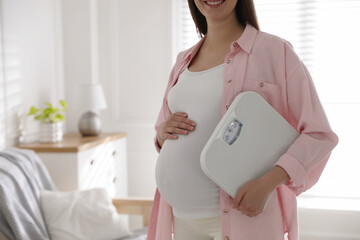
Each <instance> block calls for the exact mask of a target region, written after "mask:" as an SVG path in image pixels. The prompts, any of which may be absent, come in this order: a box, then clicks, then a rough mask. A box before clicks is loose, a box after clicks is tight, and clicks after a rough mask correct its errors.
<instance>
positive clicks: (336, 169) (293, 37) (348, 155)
mask: <svg viewBox="0 0 360 240" xmlns="http://www.w3.org/2000/svg"><path fill="white" fill-rule="evenodd" d="M173 3H174V4H173V6H174V24H175V26H174V29H175V30H174V34H173V37H174V39H176V41H174V56H176V54H175V53H178V52H179V51H180V50H184V49H187V48H189V47H190V46H192V45H193V44H195V43H196V42H197V41H198V40H199V38H198V36H197V33H196V30H195V25H194V23H193V21H192V18H191V14H190V12H189V10H188V6H187V0H174V1H173ZM254 3H255V7H256V11H257V16H258V20H259V25H260V29H261V30H262V31H264V32H268V33H271V34H274V35H277V36H279V37H282V38H284V39H286V40H288V41H290V42H291V43H292V45H293V46H294V49H295V51H296V52H297V54H298V55H299V56H300V58H301V59H302V60H303V62H304V63H305V65H306V66H307V68H308V69H309V71H310V73H311V76H312V78H313V80H314V83H315V85H316V88H317V92H318V94H319V97H320V99H321V100H322V103H323V106H324V109H325V111H326V113H327V116H328V118H329V121H330V124H331V126H332V128H333V130H334V132H335V133H336V134H337V135H338V136H339V139H340V141H339V144H338V146H337V147H336V148H335V150H334V151H333V153H332V156H331V157H330V160H329V162H328V164H327V166H326V168H325V170H324V173H323V175H322V177H321V179H320V181H319V182H318V184H317V185H315V186H314V187H313V188H312V189H311V190H309V191H308V192H307V193H305V194H304V196H311V197H314V196H315V197H327V198H329V197H332V198H352V199H354V198H355V199H359V200H360V188H359V185H360V174H359V173H358V171H359V169H360V160H359V159H360V157H359V156H358V155H357V152H356V151H357V148H358V142H359V141H358V139H357V136H358V135H359V134H360V124H359V123H360V94H358V89H360V72H359V71H358V68H359V66H358V65H359V61H358V56H360V44H358V43H359V42H360V34H359V33H357V32H358V31H357V30H356V28H357V27H356V23H359V22H360V0H321V1H320V0H254Z"/></svg>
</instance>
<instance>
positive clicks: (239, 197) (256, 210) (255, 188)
mask: <svg viewBox="0 0 360 240" xmlns="http://www.w3.org/2000/svg"><path fill="white" fill-rule="evenodd" d="M289 179H290V177H289V175H288V174H287V173H286V171H285V170H284V169H283V168H281V167H280V166H275V167H274V168H273V169H271V170H270V171H269V172H268V173H266V174H265V175H264V176H262V177H260V178H258V179H256V180H253V181H250V182H248V183H246V184H245V185H244V186H242V187H241V188H239V189H238V191H237V193H236V196H235V198H233V201H232V207H233V208H236V209H238V210H240V211H241V212H242V213H244V214H246V215H247V216H249V217H254V216H257V215H259V214H260V213H262V212H263V210H264V207H265V204H266V201H267V200H268V198H269V196H270V194H271V193H272V192H273V191H274V190H275V189H276V188H277V187H278V186H279V185H280V184H283V183H285V182H287V181H289Z"/></svg>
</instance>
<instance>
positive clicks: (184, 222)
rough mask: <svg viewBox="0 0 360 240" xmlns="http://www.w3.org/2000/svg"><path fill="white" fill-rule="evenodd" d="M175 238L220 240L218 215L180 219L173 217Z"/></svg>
mask: <svg viewBox="0 0 360 240" xmlns="http://www.w3.org/2000/svg"><path fill="white" fill-rule="evenodd" d="M174 237H175V240H221V220H220V216H218V217H211V218H197V219H180V218H176V217H174Z"/></svg>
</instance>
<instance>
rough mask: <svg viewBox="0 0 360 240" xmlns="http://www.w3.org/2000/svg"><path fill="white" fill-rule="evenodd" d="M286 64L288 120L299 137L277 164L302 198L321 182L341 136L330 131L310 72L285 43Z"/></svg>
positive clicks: (291, 187) (289, 184)
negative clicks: (320, 179) (287, 175)
mask: <svg viewBox="0 0 360 240" xmlns="http://www.w3.org/2000/svg"><path fill="white" fill-rule="evenodd" d="M285 64H286V78H287V104H288V110H289V118H290V122H291V123H292V124H293V126H296V129H297V131H298V132H299V133H300V136H299V137H298V138H297V140H296V141H295V142H294V143H293V144H292V145H291V146H290V148H289V149H288V151H287V152H286V153H285V154H283V155H282V156H281V158H280V159H279V160H278V162H277V163H276V165H278V166H280V167H282V168H283V169H284V170H285V171H286V172H287V173H288V174H289V176H290V178H291V180H290V181H289V182H288V183H287V184H286V185H287V186H288V188H289V189H290V190H291V191H292V192H293V193H294V194H295V195H299V194H301V193H302V192H304V191H306V190H308V189H309V188H311V187H312V186H313V185H314V184H315V183H316V182H317V181H318V179H319V177H320V175H321V173H322V171H323V169H324V167H325V165H326V163H327V161H328V159H329V157H330V154H331V151H332V149H333V148H334V147H335V146H336V145H337V143H338V137H337V135H336V134H335V133H334V132H333V131H332V130H331V127H330V125H329V122H328V120H327V117H326V114H325V111H324V109H323V107H322V105H321V102H320V100H319V97H318V95H317V92H316V89H315V86H314V83H313V80H312V78H311V76H310V74H309V71H308V70H307V68H306V66H305V65H304V64H303V62H302V61H301V60H300V59H299V57H298V56H297V55H296V53H295V52H294V50H293V48H292V46H291V44H290V43H288V42H286V41H285Z"/></svg>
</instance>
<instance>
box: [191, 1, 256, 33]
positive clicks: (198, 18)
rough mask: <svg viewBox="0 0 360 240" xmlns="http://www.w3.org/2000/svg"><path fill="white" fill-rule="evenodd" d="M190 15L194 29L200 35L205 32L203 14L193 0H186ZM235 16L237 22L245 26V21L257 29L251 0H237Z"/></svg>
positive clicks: (205, 26)
mask: <svg viewBox="0 0 360 240" xmlns="http://www.w3.org/2000/svg"><path fill="white" fill-rule="evenodd" d="M188 3H189V8H190V12H191V16H192V18H193V20H194V22H195V25H196V29H197V30H198V32H199V34H200V36H201V37H202V36H204V35H205V34H206V33H207V22H206V18H205V16H204V15H203V14H202V13H201V12H200V10H199V9H198V8H197V6H196V5H195V2H194V0H188ZM235 12H236V18H237V20H238V22H239V23H240V24H241V25H243V26H245V25H246V22H248V23H249V24H251V25H252V26H253V27H255V28H256V29H257V30H259V24H258V21H257V17H256V11H255V6H254V2H253V0H238V2H237V3H236V6H235Z"/></svg>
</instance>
